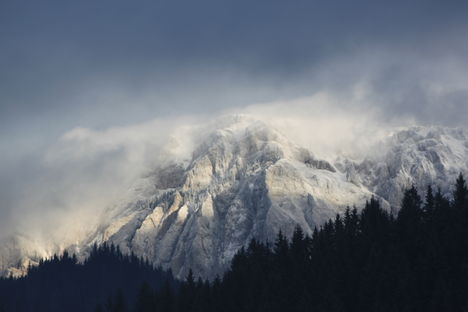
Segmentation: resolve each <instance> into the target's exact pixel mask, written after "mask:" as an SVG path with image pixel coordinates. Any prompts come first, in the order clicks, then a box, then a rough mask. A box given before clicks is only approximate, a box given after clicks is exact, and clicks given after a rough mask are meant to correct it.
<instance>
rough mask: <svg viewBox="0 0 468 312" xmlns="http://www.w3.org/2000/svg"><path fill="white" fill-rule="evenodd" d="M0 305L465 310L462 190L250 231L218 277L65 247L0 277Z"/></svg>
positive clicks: (466, 234) (466, 224)
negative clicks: (270, 231)
mask: <svg viewBox="0 0 468 312" xmlns="http://www.w3.org/2000/svg"><path fill="white" fill-rule="evenodd" d="M0 296H1V297H0V298H1V302H0V307H1V309H3V311H109V312H111V311H129V312H130V311H141V312H143V311H144V312H146V311H161V312H166V311H167V312H188V311H194V312H195V311H200V312H202V311H203V312H209V311H236V312H238V311H323V312H325V311H468V189H467V186H466V182H465V180H464V178H463V176H462V175H460V176H459V178H458V179H457V181H456V184H455V185H454V187H453V196H452V197H451V198H446V197H444V196H443V195H442V193H441V192H440V190H433V189H432V188H431V187H428V188H427V191H426V193H425V194H418V192H417V191H416V188H415V187H412V188H410V189H408V190H407V191H406V192H405V194H404V198H403V200H402V203H401V209H400V210H399V211H398V213H397V214H395V215H392V214H390V213H389V212H388V211H386V210H384V209H382V208H381V206H380V204H379V201H378V200H376V199H374V198H372V199H370V200H369V201H368V202H367V203H366V205H365V207H363V209H362V210H360V212H358V210H357V209H347V210H346V212H345V213H344V214H343V215H337V216H336V218H335V219H334V220H330V221H328V222H327V223H326V224H324V225H323V226H322V227H321V228H319V229H316V230H315V231H314V232H313V234H312V235H311V236H307V235H305V234H304V233H303V232H302V230H301V229H300V228H296V230H295V231H294V234H293V236H292V237H291V239H288V238H287V237H285V236H284V235H283V234H282V233H281V232H279V233H278V236H277V238H276V240H275V241H274V242H271V243H268V242H260V241H256V240H252V241H251V242H250V244H249V245H248V246H246V247H245V248H243V249H241V250H240V251H239V252H238V253H237V255H236V256H235V257H234V259H233V260H232V263H231V268H230V269H229V270H228V271H227V272H226V273H225V274H224V275H223V276H221V277H218V278H216V279H214V280H212V281H204V280H201V279H200V278H198V277H196V276H194V275H193V274H192V272H190V273H189V274H188V276H187V278H186V280H185V281H183V282H177V281H175V280H174V279H173V278H172V276H171V273H170V272H163V271H162V270H159V269H155V268H153V267H152V266H151V265H150V264H148V263H146V262H145V261H143V260H141V259H138V258H136V257H135V256H124V255H122V254H121V253H120V251H119V250H118V249H117V248H115V247H113V246H102V247H99V248H98V247H95V248H94V249H93V251H92V253H91V255H90V257H89V258H88V259H87V260H86V261H85V262H84V263H83V264H79V263H77V261H76V258H75V257H74V256H69V255H68V254H64V255H62V256H61V257H54V258H53V259H50V260H45V261H43V262H41V263H40V265H39V266H38V267H34V268H31V269H30V271H29V273H28V275H27V276H26V277H24V278H20V279H3V280H1V281H0Z"/></svg>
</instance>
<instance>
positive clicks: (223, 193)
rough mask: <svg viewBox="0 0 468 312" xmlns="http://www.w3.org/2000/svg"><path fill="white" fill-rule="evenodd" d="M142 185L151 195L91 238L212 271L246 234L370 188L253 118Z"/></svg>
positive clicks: (268, 236)
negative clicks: (349, 179) (254, 120)
mask: <svg viewBox="0 0 468 312" xmlns="http://www.w3.org/2000/svg"><path fill="white" fill-rule="evenodd" d="M147 185H148V188H153V189H154V193H153V195H152V196H150V197H149V198H147V199H144V200H139V201H137V202H135V203H131V204H129V205H128V207H126V208H125V209H124V210H123V211H122V212H121V213H120V214H119V215H117V216H114V217H112V218H109V219H110V220H112V222H110V223H109V224H106V225H105V226H103V227H102V228H101V229H99V230H98V232H97V233H96V234H95V236H94V237H93V238H91V240H90V243H93V242H98V243H100V242H104V241H111V242H113V243H115V244H118V245H119V246H121V248H122V249H123V250H124V251H127V252H130V251H133V252H135V253H137V254H139V255H142V256H144V257H147V258H148V259H151V260H153V261H155V263H157V264H160V265H163V266H165V267H170V268H172V270H173V271H174V273H175V274H176V275H178V276H184V275H185V274H186V273H187V270H188V268H193V269H194V270H195V271H196V272H198V273H200V274H202V275H204V276H213V275H214V274H216V273H220V272H221V271H222V270H223V269H225V267H226V265H227V264H228V263H229V261H230V259H231V258H232V256H233V255H234V253H235V252H236V251H237V250H238V249H239V248H240V247H241V246H244V245H245V244H246V243H247V242H248V241H249V240H250V239H251V238H253V237H256V238H259V239H262V240H273V239H274V236H275V235H276V233H277V231H278V230H279V229H281V230H282V231H284V232H285V233H291V232H292V230H293V229H294V227H295V226H296V225H300V226H301V227H302V228H303V229H304V230H305V231H306V232H311V231H312V230H313V228H314V227H315V226H319V225H320V224H322V222H324V221H325V220H327V219H329V218H331V217H334V215H335V214H336V213H339V212H342V211H343V210H344V209H345V208H346V205H349V204H358V205H359V204H362V203H363V202H364V201H365V200H366V199H368V198H370V196H371V195H372V194H371V193H370V192H369V191H368V190H367V189H366V188H364V187H362V186H360V185H356V184H353V183H351V182H349V181H347V180H346V176H345V175H344V174H343V173H341V172H338V171H337V170H336V169H335V168H334V166H333V165H332V164H330V163H329V162H327V161H325V160H319V159H316V158H314V156H313V155H312V154H311V153H310V152H309V151H307V150H305V149H303V148H300V147H298V146H296V145H294V144H292V143H291V142H289V141H288V140H287V139H286V138H285V137H283V136H282V135H281V134H280V133H278V132H276V131H275V130H273V129H271V128H269V127H267V126H266V125H264V124H262V123H259V122H253V123H251V124H248V125H247V126H246V127H244V126H241V127H239V126H238V124H237V123H233V124H232V125H231V126H228V127H226V128H223V129H219V130H217V131H215V132H214V133H212V134H211V135H210V136H209V137H208V138H207V139H206V140H205V141H204V142H202V143H201V144H200V145H199V147H198V148H197V149H196V150H195V151H194V153H193V156H192V158H191V160H190V161H189V162H188V164H186V165H185V166H184V164H177V163H175V164H170V165H168V166H167V167H165V168H160V169H159V170H157V171H155V172H154V174H153V175H151V176H150V177H148V178H147ZM140 191H141V190H140ZM144 192H145V193H148V191H147V190H145V191H144ZM149 193H150V192H149Z"/></svg>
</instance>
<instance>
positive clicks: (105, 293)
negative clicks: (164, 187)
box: [0, 245, 176, 312]
mask: <svg viewBox="0 0 468 312" xmlns="http://www.w3.org/2000/svg"><path fill="white" fill-rule="evenodd" d="M144 282H146V283H148V285H150V287H151V288H152V289H160V288H162V287H163V286H165V285H169V286H170V287H173V286H175V284H176V282H175V281H174V280H173V278H172V274H171V273H170V272H165V271H162V270H160V269H155V268H153V266H152V265H150V264H149V263H147V262H146V261H144V260H142V259H140V258H137V257H135V256H133V255H123V254H122V253H121V252H120V251H119V249H118V248H115V247H114V246H113V245H110V246H109V245H102V246H100V247H99V248H98V247H96V246H95V247H94V248H93V250H92V251H91V254H90V256H89V258H88V259H87V260H86V261H85V262H84V263H82V264H79V263H77V260H76V257H75V256H69V255H68V254H67V253H64V254H63V255H62V256H60V257H58V256H54V257H53V258H52V259H48V260H44V261H41V263H40V264H39V266H37V267H32V268H30V269H29V272H28V274H27V276H25V277H23V278H19V279H3V280H0V311H2V310H1V309H3V311H48V312H52V311H62V312H63V311H92V310H93V309H94V308H95V307H96V305H97V304H98V303H101V302H102V303H103V304H105V305H107V306H109V307H110V306H111V303H114V302H115V301H120V305H122V306H132V305H134V304H135V300H136V296H137V291H138V288H139V286H140V285H141V284H142V283H144Z"/></svg>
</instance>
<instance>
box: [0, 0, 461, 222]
mask: <svg viewBox="0 0 468 312" xmlns="http://www.w3.org/2000/svg"><path fill="white" fill-rule="evenodd" d="M467 73H468V1H451V0H445V1H440V0H439V1H432V0H412V1H411V0H405V1H403V0H393V1H389V0H385V1H379V0H353V1H349V0H340V1H338V0H315V1H314V0H310V1H303V0H291V1H284V0H281V1H278V0H268V1H266V0H265V1H263V0H235V1H225V0H216V1H215V0H213V1H205V0H197V1H180V0H171V1H158V0H153V1H122V0H112V1H111V0H92V1H88V0H79V1H76V0H75V1H67V0H60V1H50V0H42V1H39V0H31V1H24V0H2V1H0V154H1V155H2V156H1V161H0V228H1V227H2V226H4V225H6V224H7V223H9V221H8V220H9V218H8V217H7V214H9V213H14V211H13V208H15V209H16V206H17V205H16V204H15V203H14V202H15V201H17V199H18V198H21V197H24V196H28V191H27V188H26V187H25V186H26V185H27V184H28V182H29V181H30V180H36V181H39V182H38V184H39V185H43V188H44V192H45V194H46V193H47V191H48V189H50V188H51V187H50V185H51V184H46V183H42V184H41V180H40V179H41V177H42V176H44V175H45V174H46V172H45V171H44V168H41V165H40V163H41V159H42V158H43V155H44V153H45V150H47V149H48V146H50V145H53V144H54V142H56V141H57V138H58V137H60V136H61V135H62V134H63V133H65V132H67V131H69V130H70V129H73V128H75V127H89V128H93V129H106V128H108V127H112V126H125V125H131V124H138V123H141V122H145V121H147V120H151V119H153V118H166V119H170V118H173V117H174V116H178V115H188V116H190V115H193V114H207V113H212V112H214V113H216V112H219V111H223V110H226V109H231V110H235V109H236V108H239V109H240V108H242V107H245V106H247V105H250V104H252V103H258V102H270V101H277V100H288V99H294V98H298V97H304V96H311V95H313V94H315V93H317V92H326V93H328V94H333V95H334V96H335V98H336V99H338V101H334V104H333V105H338V106H340V107H342V108H344V109H353V108H354V106H361V108H364V110H366V109H369V111H370V110H372V111H373V112H375V111H377V112H378V113H379V114H378V116H379V117H378V118H380V119H381V120H382V122H387V121H389V120H390V121H395V120H397V121H398V120H399V119H412V120H414V121H415V122H416V123H423V124H442V125H456V126H460V125H461V126H463V125H465V126H466V124H467V123H468V75H467ZM356 94H361V98H362V102H360V101H356V100H353V101H351V100H349V99H351V98H353V97H355V95H356ZM362 94H364V96H362ZM348 100H349V101H348ZM272 107H273V106H272ZM47 170H48V169H47ZM76 172H79V170H77V171H76ZM61 174H62V172H61V171H59V173H58V174H56V176H54V178H53V179H60V176H61ZM68 175H69V176H70V175H71V176H72V177H74V173H73V172H72V173H68ZM57 177H58V178H57ZM93 178H94V177H93ZM88 180H90V179H88ZM88 180H86V179H84V180H83V181H88ZM91 180H92V179H91ZM58 183H60V181H59V182H58ZM52 185H53V184H52ZM49 191H50V190H49ZM45 196H46V197H47V196H49V195H45ZM32 202H34V203H35V201H32ZM15 205H16V206H15ZM32 206H37V205H35V204H34V205H32ZM33 208H34V207H33ZM33 208H31V209H33Z"/></svg>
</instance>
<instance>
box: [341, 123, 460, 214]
mask: <svg viewBox="0 0 468 312" xmlns="http://www.w3.org/2000/svg"><path fill="white" fill-rule="evenodd" d="M372 150H373V153H372V154H369V155H368V156H367V157H366V158H365V159H364V160H362V161H351V160H348V159H340V160H338V161H337V162H336V163H335V165H336V166H337V168H339V170H341V171H342V172H345V173H346V176H347V178H348V180H349V181H352V182H354V183H356V184H358V185H362V186H365V187H366V188H367V189H368V190H369V191H370V192H372V193H374V194H377V195H379V196H381V197H383V198H385V199H386V200H387V201H388V202H389V203H390V204H391V205H392V206H393V207H396V208H398V206H399V204H400V201H401V199H402V197H403V192H404V190H405V189H407V188H409V187H411V185H415V186H416V187H417V188H418V191H419V192H420V193H421V194H424V192H425V191H426V188H427V186H428V185H432V186H435V187H440V188H441V190H442V191H443V193H444V194H445V195H446V196H450V195H451V190H450V187H451V184H452V183H453V181H455V179H456V177H457V176H458V174H459V173H460V172H462V173H466V172H468V131H467V130H466V129H461V128H443V127H411V128H407V129H401V130H399V131H395V132H394V133H392V134H391V135H390V136H389V137H388V138H386V139H384V140H383V141H382V142H379V143H378V144H377V145H376V146H374V147H373V148H372Z"/></svg>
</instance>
